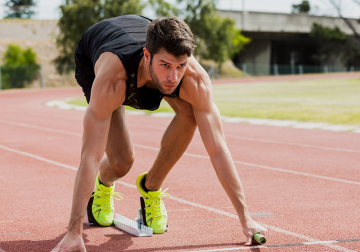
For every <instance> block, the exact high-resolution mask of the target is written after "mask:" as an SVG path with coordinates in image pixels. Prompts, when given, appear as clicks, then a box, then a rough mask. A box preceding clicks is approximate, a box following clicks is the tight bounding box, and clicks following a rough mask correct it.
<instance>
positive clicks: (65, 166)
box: [0, 145, 355, 252]
mask: <svg viewBox="0 0 360 252" xmlns="http://www.w3.org/2000/svg"><path fill="white" fill-rule="evenodd" d="M0 148H1V149H4V150H7V151H10V152H14V153H17V154H21V155H24V156H27V157H31V158H35V159H37V160H40V161H44V162H47V163H50V164H53V165H57V166H60V167H63V168H66V169H70V170H73V171H77V168H76V167H73V166H70V165H66V164H62V163H59V162H56V161H52V160H50V159H47V158H43V157H40V156H37V155H33V154H30V153H27V152H23V151H19V150H15V149H13V148H9V147H6V146H3V145H0ZM117 183H118V184H122V185H124V186H127V187H130V188H136V186H135V185H133V184H130V183H126V182H122V181H117ZM170 199H172V200H175V201H178V202H180V203H184V204H187V205H191V206H194V207H197V208H202V209H205V210H208V211H211V212H214V213H217V214H221V215H224V216H227V217H230V218H235V219H238V216H237V215H235V214H231V213H228V212H225V211H223V210H219V209H216V208H212V207H207V206H204V205H201V204H198V203H194V202H191V201H188V200H184V199H181V198H177V197H174V196H171V197H170ZM260 225H262V226H263V227H265V228H267V229H271V230H273V231H276V232H279V233H282V234H285V235H290V236H294V237H297V238H301V239H304V240H306V241H310V242H322V241H321V240H318V239H315V238H311V237H309V236H305V235H302V234H297V233H294V232H291V231H287V230H284V229H281V228H278V227H274V226H271V225H267V224H263V223H260ZM322 245H324V246H327V247H331V248H333V249H335V250H337V251H344V252H355V251H354V250H350V249H346V248H343V247H341V246H338V245H332V244H327V243H324V244H322Z"/></svg>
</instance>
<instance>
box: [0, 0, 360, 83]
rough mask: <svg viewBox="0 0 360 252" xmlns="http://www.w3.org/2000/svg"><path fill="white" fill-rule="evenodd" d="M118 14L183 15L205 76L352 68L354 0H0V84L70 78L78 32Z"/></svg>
mask: <svg viewBox="0 0 360 252" xmlns="http://www.w3.org/2000/svg"><path fill="white" fill-rule="evenodd" d="M125 14H141V15H144V16H147V17H150V18H157V17H162V16H178V17H180V18H182V19H184V20H185V21H186V22H187V23H188V24H189V26H190V28H191V29H192V31H193V33H194V35H195V37H196V42H197V49H196V51H195V56H196V58H197V59H198V60H199V62H200V63H201V64H202V66H203V67H204V68H205V69H206V71H207V72H208V74H209V75H210V77H211V78H212V79H220V78H249V77H253V76H269V75H275V76H277V75H301V74H313V73H324V74H326V73H331V72H355V71H360V35H359V34H360V0H342V1H341V0H310V1H302V0H273V1H268V0H252V1H250V0H222V1H215V0H148V1H147V0H51V1H49V0H48V1H46V0H0V18H1V20H0V65H1V68H0V69H1V72H0V74H1V78H0V80H1V84H0V85H1V89H9V88H23V87H59V86H72V85H76V81H75V79H74V78H73V71H74V60H73V52H74V50H75V47H76V45H77V42H78V40H79V39H80V38H81V36H82V34H83V32H84V31H85V30H86V29H87V28H88V27H90V26H91V25H92V24H94V23H96V22H99V21H101V20H102V19H106V18H111V17H114V16H118V15H125Z"/></svg>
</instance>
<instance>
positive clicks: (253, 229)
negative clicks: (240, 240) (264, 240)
mask: <svg viewBox="0 0 360 252" xmlns="http://www.w3.org/2000/svg"><path fill="white" fill-rule="evenodd" d="M243 232H244V234H245V236H246V238H247V241H246V243H245V244H244V245H245V246H251V245H252V242H253V239H252V238H253V236H254V234H261V235H263V236H266V232H267V229H266V228H263V227H262V226H260V225H259V224H257V223H256V222H255V221H253V220H252V219H250V220H248V221H247V222H246V225H245V226H244V227H243Z"/></svg>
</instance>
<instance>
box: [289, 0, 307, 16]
mask: <svg viewBox="0 0 360 252" xmlns="http://www.w3.org/2000/svg"><path fill="white" fill-rule="evenodd" d="M292 11H293V12H294V13H309V11H310V4H309V1H302V3H301V4H293V6H292Z"/></svg>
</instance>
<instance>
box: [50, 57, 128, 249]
mask: <svg viewBox="0 0 360 252" xmlns="http://www.w3.org/2000/svg"><path fill="white" fill-rule="evenodd" d="M124 71H125V70H124V67H123V65H122V64H121V61H120V59H119V58H118V57H117V56H116V55H114V54H112V53H103V54H102V55H101V56H100V57H99V59H98V61H97V62H96V64H95V74H96V77H95V80H94V83H93V87H92V90H91V102H90V104H89V106H88V108H87V109H86V112H85V115H84V132H83V139H82V149H81V163H80V167H79V169H78V172H77V175H76V179H75V186H74V194H73V203H72V209H71V217H70V221H69V228H68V233H67V234H66V236H65V237H64V239H63V240H62V241H61V242H60V243H59V244H58V246H57V247H56V248H55V249H54V250H53V251H71V250H80V251H86V250H85V246H84V243H83V240H82V230H83V220H84V216H85V212H86V206H87V204H88V201H89V199H90V197H91V194H92V192H93V190H94V184H95V179H96V175H97V172H98V169H99V165H100V161H101V159H102V158H103V155H104V152H105V148H106V143H107V137H108V133H109V128H110V121H111V115H112V112H113V111H114V110H115V109H116V108H118V107H119V106H120V105H121V104H122V103H123V101H124V99H125V91H126V82H125V80H124V78H123V77H124V74H123V73H124ZM125 77H126V75H125Z"/></svg>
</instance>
